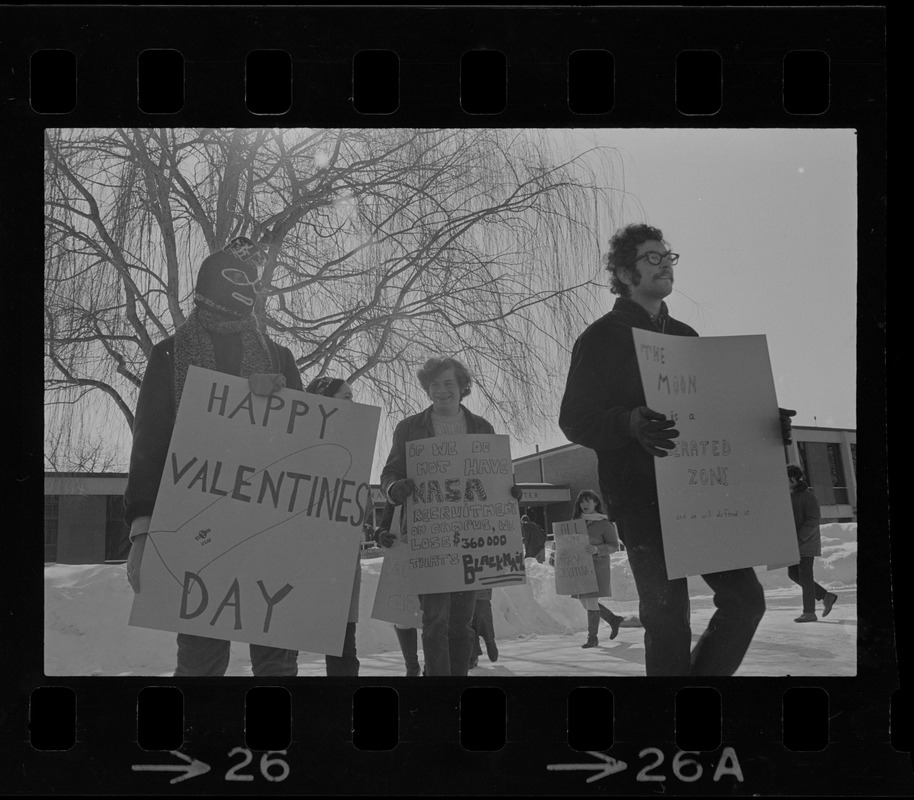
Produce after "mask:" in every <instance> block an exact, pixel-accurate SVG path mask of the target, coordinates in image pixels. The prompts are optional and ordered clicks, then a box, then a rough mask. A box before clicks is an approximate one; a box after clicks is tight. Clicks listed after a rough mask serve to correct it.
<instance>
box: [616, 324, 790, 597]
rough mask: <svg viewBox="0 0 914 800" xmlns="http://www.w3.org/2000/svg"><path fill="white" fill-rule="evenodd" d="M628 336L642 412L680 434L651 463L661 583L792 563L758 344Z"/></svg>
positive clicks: (767, 373) (778, 441) (767, 371)
mask: <svg viewBox="0 0 914 800" xmlns="http://www.w3.org/2000/svg"><path fill="white" fill-rule="evenodd" d="M632 333H633V335H634V346H635V354H636V356H637V358H638V366H639V368H640V371H641V383H642V385H643V387H644V397H645V400H646V402H647V405H648V407H650V408H652V409H653V410H654V411H658V412H660V413H662V414H665V415H666V416H667V418H669V419H672V420H673V421H674V422H675V423H676V429H677V430H678V431H679V434H680V435H679V438H678V439H676V440H675V444H676V447H675V449H674V450H672V451H671V452H670V454H669V455H668V456H666V457H664V458H655V459H654V468H655V471H656V475H657V496H658V500H659V508H660V520H661V526H662V531H663V550H664V555H665V556H666V565H667V575H668V577H669V578H670V579H673V578H682V577H685V576H688V575H702V574H706V573H709V572H719V571H722V570H728V569H738V568H741V567H756V566H762V565H766V564H795V563H797V562H798V561H799V560H800V559H799V551H798V549H797V541H796V534H795V527H794V521H793V512H792V511H791V506H790V487H789V484H788V481H787V474H786V471H785V469H784V464H785V458H784V444H783V439H782V434H781V425H780V420H779V417H778V403H777V398H776V396H775V391H774V379H773V378H772V375H771V363H770V361H769V358H768V345H767V342H766V340H765V337H764V336H714V337H692V336H668V335H665V334H662V333H655V332H653V331H644V330H634V331H633V332H632Z"/></svg>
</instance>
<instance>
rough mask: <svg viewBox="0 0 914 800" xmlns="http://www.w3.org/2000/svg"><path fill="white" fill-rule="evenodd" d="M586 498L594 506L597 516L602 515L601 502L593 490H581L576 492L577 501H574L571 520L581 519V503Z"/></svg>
mask: <svg viewBox="0 0 914 800" xmlns="http://www.w3.org/2000/svg"><path fill="white" fill-rule="evenodd" d="M588 497H589V498H591V499H592V500H593V501H594V503H595V504H596V505H595V506H594V511H595V512H596V513H597V514H602V513H603V501H602V500H601V499H600V495H598V494H597V493H596V492H595V491H593V489H581V491H580V492H578V499H577V500H575V501H574V514H572V515H571V518H572V519H580V518H581V501H582V500H584V499H586V498H588Z"/></svg>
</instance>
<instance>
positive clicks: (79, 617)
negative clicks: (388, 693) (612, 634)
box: [45, 523, 857, 676]
mask: <svg viewBox="0 0 914 800" xmlns="http://www.w3.org/2000/svg"><path fill="white" fill-rule="evenodd" d="M381 564H382V558H381V557H374V558H365V559H363V560H362V590H361V605H360V619H359V624H358V628H357V650H358V654H359V658H360V659H361V660H362V669H361V674H363V675H372V674H401V668H402V659H401V658H400V651H399V647H398V645H397V639H396V636H395V634H394V631H393V627H392V626H391V625H390V623H387V622H380V621H378V620H373V619H371V607H372V604H373V602H374V595H375V591H376V589H377V584H378V577H379V575H380V572H381ZM526 566H527V583H526V584H525V585H523V586H513V587H510V588H496V589H495V590H494V591H493V594H492V614H493V619H494V621H495V634H496V638H497V639H498V642H499V648H500V649H501V650H502V653H503V657H502V659H501V660H500V661H499V662H498V666H497V667H495V665H489V664H488V662H486V661H485V659H483V660H482V662H481V664H480V668H481V669H482V668H486V669H495V673H494V674H508V675H531V674H544V673H545V674H554V675H562V674H565V675H569V674H574V675H578V674H581V672H582V670H583V671H584V672H586V671H587V664H588V663H594V664H596V666H595V668H594V669H595V671H602V672H605V670H606V665H605V663H606V662H605V655H606V654H607V653H609V652H611V651H609V650H608V649H605V648H604V647H602V645H604V643H605V644H607V645H609V643H608V642H605V640H604V639H603V638H601V648H596V649H595V650H594V651H584V654H583V655H584V656H586V657H587V658H589V659H591V661H587V660H586V659H585V660H583V661H582V653H581V651H580V649H579V648H580V642H579V641H578V640H579V639H580V638H581V637H580V636H579V635H577V634H578V633H579V632H581V631H583V630H585V629H586V615H585V613H584V610H583V609H582V607H581V605H580V603H578V602H577V601H576V600H573V599H571V598H569V597H563V596H558V595H556V594H555V582H554V578H553V571H552V569H551V568H550V567H548V566H546V565H543V564H537V563H536V562H535V561H533V560H532V559H528V560H527V565H526ZM756 572H757V574H758V576H759V579H760V580H761V582H762V584H763V586H764V587H765V590H766V596H767V598H768V605H769V613H768V614H766V617H765V619H764V620H763V621H762V626H761V627H760V629H759V634H757V636H756V639H757V640H758V641H759V643H760V649H759V652H760V653H762V650H761V647H762V646H763V643H764V641H765V629H766V626H769V627H770V626H773V625H779V626H780V625H786V627H785V628H783V630H780V631H779V632H778V633H777V635H774V631H773V630H772V631H771V634H772V635H771V641H772V643H774V641H775V640H777V642H778V648H779V649H780V650H783V648H784V644H785V636H784V634H785V632H786V633H788V634H793V633H796V641H797V648H796V650H797V652H786V653H783V654H782V656H778V655H777V653H778V652H779V650H778V649H776V648H774V647H772V650H771V653H770V654H768V655H770V659H771V663H770V664H768V663H767V661H766V662H765V664H763V665H762V666H759V665H756V666H755V668H754V669H755V671H753V668H752V667H751V666H750V667H749V668H748V671H747V670H742V671H741V674H743V673H745V674H781V675H783V674H788V673H789V674H816V671H815V670H816V669H820V667H818V666H817V667H815V669H814V668H813V666H812V664H813V662H812V661H810V666H809V669H810V670H811V671H810V672H804V671H803V667H802V663H803V659H807V660H808V659H811V658H817V659H819V660H818V661H817V662H816V664H819V663H820V662H821V665H822V666H821V668H824V669H830V665H831V666H832V667H834V669H835V670H837V671H829V672H827V673H825V674H854V673H853V670H854V668H855V663H856V662H855V650H854V647H853V643H854V641H855V631H856V605H855V602H856V592H854V591H853V588H854V587H856V583H857V525H856V523H832V524H830V525H824V526H823V527H822V557H821V558H820V559H817V560H816V565H815V576H816V580H818V582H819V583H821V584H822V585H824V586H826V587H827V588H829V589H832V590H836V591H838V593H839V596H840V597H841V598H842V599H841V600H840V601H839V603H838V604H837V605H836V607H835V611H833V612H832V614H831V615H830V616H829V618H828V620H824V622H830V623H833V622H838V623H841V624H840V625H839V626H838V627H841V629H842V630H844V631H845V635H841V636H840V637H838V638H836V637H834V636H833V635H832V634H831V633H828V632H823V631H826V628H825V627H824V626H821V625H820V626H814V625H795V624H794V623H793V622H792V619H793V617H794V616H796V614H797V613H799V600H800V590H799V587H798V586H796V585H795V584H794V583H793V582H791V581H790V579H789V578H788V577H787V570H786V569H779V570H772V571H768V570H765V569H764V568H758V569H757V570H756ZM689 585H690V591H691V595H692V598H693V631H695V632H696V634H698V633H700V631H701V630H702V629H703V627H704V621H705V620H706V619H707V617H709V616H710V613H711V611H712V610H713V609H712V608H711V606H710V603H709V601H708V594H709V590H708V587H707V585H706V584H705V583H704V582H703V581H702V580H701V579H700V578H695V579H691V578H690V579H689ZM612 587H613V597H612V599H611V600H607V601H606V604H607V605H609V606H610V607H612V608H613V610H614V611H616V612H617V613H621V614H624V615H633V614H636V613H637V593H636V592H635V585H634V581H633V579H632V575H631V571H630V570H629V566H628V559H627V557H626V555H625V553H616V554H614V555H613V556H612ZM132 596H133V595H132V591H131V589H130V586H129V585H128V583H127V577H126V572H125V569H124V566H123V565H122V564H89V565H65V564H51V565H47V566H46V568H45V672H46V674H48V675H154V676H169V675H171V674H172V673H173V671H174V665H175V635H174V634H173V633H170V632H165V631H155V630H148V629H145V628H133V627H130V626H129V625H128V624H127V619H128V617H129V614H130V606H131V601H132ZM839 612H840V613H839ZM778 615H780V616H778ZM828 627H829V628H832V627H835V626H828ZM801 631H802V633H801ZM642 633H643V632H642V630H641V629H640V628H626V629H623V632H622V633H620V635H619V638H618V639H617V640H616V641H615V642H613V643H612V647H617V646H618V647H619V648H622V649H620V650H619V653H620V654H621V653H622V652H623V651H624V652H625V661H624V662H623V661H620V664H622V665H623V666H625V668H626V670H628V665H630V666H631V670H630V671H627V672H626V674H643V650H641V648H642V647H643V645H642ZM603 636H604V634H602V633H601V637H603ZM810 636H812V637H820V639H819V640H817V643H816V649H815V653H813V650H812V649H810V648H809V647H808V643H809V637H810ZM849 637H850V638H849ZM803 640H806V642H805V644H806V646H805V647H801V645H800V642H802V641H803ZM787 641H788V642H789V641H793V638H792V637H791V638H790V639H788V640H787ZM832 644H833V645H834V647H833V646H832ZM838 646H840V647H841V648H842V652H841V653H840V654H836V653H834V652H832V650H833V649H835V648H837V647H838ZM755 647H756V643H755V642H753V648H755ZM788 649H789V648H788ZM601 650H605V652H604V658H603V662H602V664H600V663H599V662H596V661H592V659H594V658H595V657H599V651H601ZM247 651H248V648H247V645H242V644H234V645H233V646H232V658H231V662H230V664H229V669H228V673H227V674H229V675H250V674H251V672H250V659H249V657H248V652H247ZM639 652H640V653H641V658H640V664H639V662H638V653H639ZM768 655H765V658H766V659H767V658H768ZM779 658H780V659H781V660H780V661H779ZM798 659H799V661H798ZM748 660H749V656H748V655H747V661H748ZM839 662H840V665H841V668H840V669H838V668H837V667H835V666H834V665H836V664H838V663H839ZM299 666H300V674H302V675H319V674H321V673H322V671H323V657H322V656H316V655H313V654H308V653H302V654H301V656H300V659H299ZM769 669H770V670H771V671H770V672H769V671H768V670H769ZM847 669H850V670H851V672H850V673H847V672H846V670H847ZM818 674H822V673H821V672H819V673H818Z"/></svg>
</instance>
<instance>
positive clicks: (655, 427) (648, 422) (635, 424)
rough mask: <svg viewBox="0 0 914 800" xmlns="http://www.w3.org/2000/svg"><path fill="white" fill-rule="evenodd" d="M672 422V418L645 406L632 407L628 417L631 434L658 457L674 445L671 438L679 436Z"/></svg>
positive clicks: (665, 453) (661, 456) (665, 454)
mask: <svg viewBox="0 0 914 800" xmlns="http://www.w3.org/2000/svg"><path fill="white" fill-rule="evenodd" d="M674 424H675V423H674V422H673V420H671V419H667V418H666V416H664V415H663V414H658V413H657V412H656V411H652V410H651V409H649V408H648V407H647V406H639V407H638V408H636V409H634V410H633V411H632V413H631V416H630V417H629V418H628V429H629V431H630V432H631V435H632V436H633V437H634V438H635V439H637V440H638V443H639V444H640V445H641V446H642V447H643V448H644V449H645V450H646V451H647V452H648V453H650V454H651V455H652V456H657V457H658V458H663V456H667V455H669V453H667V452H666V451H667V450H672V449H673V448H674V447H675V446H676V445H675V444H673V439H675V438H676V437H677V436H679V431H677V430H675V429H674V428H673V425H674Z"/></svg>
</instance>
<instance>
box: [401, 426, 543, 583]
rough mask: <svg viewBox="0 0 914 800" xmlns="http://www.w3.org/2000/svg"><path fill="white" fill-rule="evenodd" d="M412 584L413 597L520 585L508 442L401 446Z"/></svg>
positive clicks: (479, 438)
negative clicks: (410, 486)
mask: <svg viewBox="0 0 914 800" xmlns="http://www.w3.org/2000/svg"><path fill="white" fill-rule="evenodd" d="M406 448H407V450H406V462H407V474H408V477H410V478H412V479H413V481H414V482H415V484H416V489H415V491H414V492H413V495H412V497H410V498H409V499H408V500H407V503H406V514H407V544H408V547H409V559H408V565H409V582H410V587H411V589H412V590H413V591H415V592H417V593H418V594H437V593H440V592H459V591H467V590H478V589H488V588H491V587H493V586H510V585H513V584H517V583H523V582H524V580H525V574H524V545H523V539H522V537H521V533H520V516H519V512H518V507H517V501H516V500H515V499H514V498H513V497H512V496H511V487H512V486H513V485H514V474H513V468H512V465H511V446H510V443H509V439H508V437H507V436H499V435H494V434H480V435H463V436H449V437H438V438H433V439H421V440H419V441H415V442H408V443H407V445H406Z"/></svg>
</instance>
